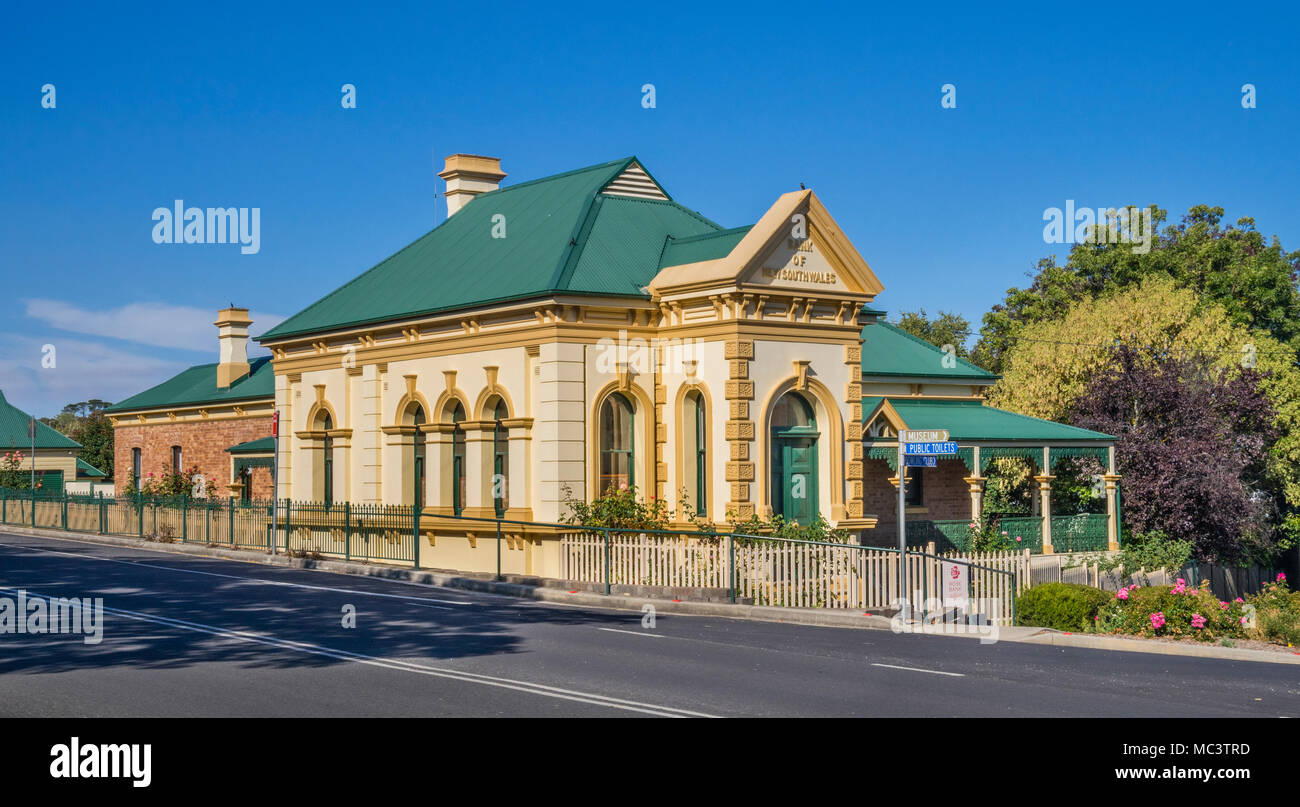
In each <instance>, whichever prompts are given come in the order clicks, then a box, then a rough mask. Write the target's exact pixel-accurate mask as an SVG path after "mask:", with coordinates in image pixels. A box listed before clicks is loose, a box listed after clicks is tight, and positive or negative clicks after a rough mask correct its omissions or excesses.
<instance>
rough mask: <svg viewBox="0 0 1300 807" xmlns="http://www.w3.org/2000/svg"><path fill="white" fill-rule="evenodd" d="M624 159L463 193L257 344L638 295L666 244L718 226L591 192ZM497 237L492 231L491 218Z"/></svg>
mask: <svg viewBox="0 0 1300 807" xmlns="http://www.w3.org/2000/svg"><path fill="white" fill-rule="evenodd" d="M634 162H636V158H635V157H627V158H624V159H622V160H615V161H613V162H608V163H602V164H600V165H593V166H590V167H588V168H581V169H578V170H576V171H569V172H567V173H563V174H557V175H555V176H551V177H545V178H543V179H537V180H533V181H531V182H521V183H519V184H517V185H509V186H507V187H504V188H501V189H499V190H495V191H490V192H488V193H483V194H479V195H478V196H475V197H473V198H472V199H471V200H470V201H469V202H468V203H466V204H465V206H464V207H462V208H461V209H460V210H459V211H457V213H456V214H455V215H453V216H450V217H448V219H447V220H446V221H444V222H443V223H442V224H440V225H438V226H437V227H435V228H434V229H433V230H431V231H430V232H428V233H426V234H425V235H423V236H421V237H420V238H418V239H416V240H415V241H414V242H413V243H411V244H409V245H408V246H406V247H405V248H403V249H402V250H400V251H399V252H397V253H396V254H394V255H392V256H391V257H389V258H386V259H385V260H383V261H381V262H380V263H379V264H378V265H376V266H375V267H373V268H371V269H370V270H368V271H366V272H365V273H363V274H361V275H359V276H358V277H356V278H354V279H353V280H352V281H350V282H348V283H347V284H345V285H343V286H341V287H340V288H338V289H336V290H335V291H333V292H331V293H330V294H328V295H326V296H325V297H322V298H321V299H320V300H318V301H316V302H315V303H312V304H311V305H309V306H308V307H307V308H305V309H303V310H302V311H300V312H298V313H297V314H295V315H293V316H292V317H290V318H289V319H287V320H285V321H284V322H282V323H280V324H279V325H277V326H276V327H274V328H272V329H271V330H269V331H267V332H266V333H264V334H262V335H261V336H259V337H258V339H261V340H271V339H278V338H281V337H286V336H301V335H304V334H308V333H315V332H319V331H326V330H332V329H336V328H344V327H352V326H359V325H367V324H371V323H379V322H385V321H391V320H394V319H400V318H404V317H413V316H424V315H428V314H434V313H438V312H443V311H451V310H455V309H459V308H467V307H470V306H479V305H488V304H493V303H502V302H509V301H513V300H526V299H532V298H538V297H544V296H547V295H550V294H555V293H570V294H594V295H617V296H645V295H644V292H642V291H641V289H642V288H643V287H644V286H646V285H647V284H649V282H650V281H651V280H652V279H653V278H654V276H655V274H656V273H657V271H658V268H659V258H660V256H661V255H662V253H663V250H664V243H665V239H666V238H668V237H670V236H672V237H685V236H695V235H700V234H703V233H709V232H715V231H717V230H720V229H721V227H719V225H717V224H715V223H714V222H711V221H709V220H708V219H706V218H704V217H703V216H701V215H700V214H698V213H695V212H693V211H691V210H688V209H687V208H685V207H683V206H682V205H680V204H678V203H677V202H674V201H672V200H671V199H669V200H654V199H639V198H632V197H626V196H617V195H609V194H602V193H601V191H602V190H603V189H604V188H605V187H606V186H607V185H608V184H609V183H610V182H611V181H612V180H613V179H614V178H616V177H617V176H619V174H620V173H622V172H623V170H624V169H626V168H627V167H628V166H630V165H632V164H633V163H634ZM498 215H500V216H503V217H504V218H503V219H497V221H499V222H502V223H503V226H504V227H505V237H504V238H494V237H493V229H494V224H495V222H494V221H493V219H494V218H495V217H496V216H498Z"/></svg>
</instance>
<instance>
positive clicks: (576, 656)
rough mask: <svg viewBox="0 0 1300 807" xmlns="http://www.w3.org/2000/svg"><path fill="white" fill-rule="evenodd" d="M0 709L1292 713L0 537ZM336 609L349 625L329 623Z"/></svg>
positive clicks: (684, 626) (1149, 677)
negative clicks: (38, 614) (30, 599)
mask: <svg viewBox="0 0 1300 807" xmlns="http://www.w3.org/2000/svg"><path fill="white" fill-rule="evenodd" d="M0 589H4V590H6V591H5V592H0V596H7V597H14V596H15V594H14V592H15V591H16V590H17V589H24V590H26V591H28V592H33V593H40V594H45V595H55V596H64V597H102V598H103V599H104V607H105V612H106V613H105V618H104V635H103V641H102V643H100V644H98V645H87V644H85V643H84V642H83V640H82V637H80V636H75V635H61V636H37V635H20V634H12V633H10V634H0V716H4V717H47V716H49V717H92V716H93V717H98V716H105V717H127V716H196V717H198V716H202V717H208V716H498V715H499V716H545V717H561V716H584V717H586V716H590V717H605V716H664V717H678V716H744V715H750V716H790V715H808V716H846V717H848V716H853V717H869V716H902V717H951V716H999V717H1006V716H1072V717H1074V716H1098V717H1118V716H1131V717H1168V716H1184V717H1197V716H1202V717H1203V716H1260V717H1278V716H1288V717H1300V666H1297V665H1283V664H1262V663H1254V662H1241V661H1227V660H1220V659H1202V658H1190V657H1180V656H1164V655H1153V654H1145V653H1119V652H1109V651H1100V650H1085V649H1078V648H1062V647H1049V646H1041V645H1029V644H1018V643H1010V642H1001V643H998V644H994V645H980V644H979V643H978V642H977V641H974V640H972V639H964V638H963V639H958V638H949V637H935V636H914V635H895V634H893V633H889V632H886V631H874V630H853V629H842V628H820V627H809V626H801V625H786V624H778V623H769V622H747V621H741V620H732V619H723V618H717V617H697V616H680V615H663V614H660V615H658V617H657V619H656V623H655V626H654V628H653V629H646V628H643V627H642V624H641V621H642V619H641V615H640V614H639V613H635V612H627V611H613V610H602V609H592V608H582V607H571V606H562V605H555V604H549V603H537V602H533V601H530V600H520V599H515V598H510V597H502V596H496V595H486V594H475V593H469V592H465V591H460V590H455V589H437V588H430V587H426V586H415V585H409V584H404V583H400V582H393V581H386V580H376V579H371V578H363V577H355V576H349V575H337V574H326V573H321V572H314V571H306V570H298V569H284V568H277V567H267V566H264V565H260V564H253V563H240V562H236V561H226V560H214V559H209V558H198V557H192V556H185V555H174V554H169V553H166V552H156V551H149V550H139V549H130V548H122V547H111V546H102V545H98V544H93V543H89V542H83V541H77V540H63V539H52V538H37V537H31V536H25V535H15V534H11V533H5V532H0ZM347 606H352V607H354V608H355V612H356V626H355V627H352V628H347V627H344V626H343V619H344V612H345V608H346V607H347Z"/></svg>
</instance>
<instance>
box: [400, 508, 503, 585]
mask: <svg viewBox="0 0 1300 807" xmlns="http://www.w3.org/2000/svg"><path fill="white" fill-rule="evenodd" d="M411 525H412V526H411V529H412V533H411V563H412V564H413V566H414V568H416V569H418V568H420V505H419V503H418V502H417V503H415V504H412V505H411ZM498 526H499V525H498ZM500 575H501V540H500V536H499V535H498V538H497V576H500Z"/></svg>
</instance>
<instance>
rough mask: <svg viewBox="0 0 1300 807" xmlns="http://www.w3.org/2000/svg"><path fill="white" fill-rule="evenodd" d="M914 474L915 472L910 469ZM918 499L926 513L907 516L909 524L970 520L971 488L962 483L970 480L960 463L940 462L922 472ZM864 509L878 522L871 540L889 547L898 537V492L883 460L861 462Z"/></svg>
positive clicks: (951, 461)
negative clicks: (966, 478) (920, 500)
mask: <svg viewBox="0 0 1300 807" xmlns="http://www.w3.org/2000/svg"><path fill="white" fill-rule="evenodd" d="M913 470H915V469H913ZM924 474H925V476H924V481H923V482H922V490H921V498H922V504H923V505H924V506H925V508H926V511H927V512H925V513H915V514H909V515H908V516H907V520H908V521H912V520H917V521H950V520H955V519H968V518H970V487H969V486H968V485H967V484H966V483H965V482H964V481H962V480H963V478H964V477H967V476H970V471H969V470H967V468H966V465H965V463H963V462H961V461H960V460H940V461H939V466H938V467H937V468H926V469H925V470H924ZM864 475H865V479H864V480H863V486H862V487H863V500H864V501H863V507H864V509H865V512H867V513H869V514H871V515H874V516H876V517H878V518H879V519H880V521H879V523H878V524H877V525H876V529H875V531H874V532H875V535H874V536H872V537H873V538H875V539H877V540H878V541H881V540H886V539H888V540H887V541H886V542H887V543H890V544H891V545H892V544H893V543H895V542H896V541H897V535H898V532H897V531H898V488H896V487H894V486H893V485H891V484H890V483H889V478H890V477H891V476H893V475H894V472H893V471H892V470H890V468H889V463H887V462H885V461H884V460H866V461H864Z"/></svg>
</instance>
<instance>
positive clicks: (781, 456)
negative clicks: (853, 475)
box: [769, 392, 818, 525]
mask: <svg viewBox="0 0 1300 807" xmlns="http://www.w3.org/2000/svg"><path fill="white" fill-rule="evenodd" d="M817 437H818V432H817V420H816V416H815V414H814V410H813V407H812V404H811V403H809V401H808V399H807V398H805V397H804V396H803V395H801V394H800V393H798V392H787V393H786V394H784V395H782V396H781V397H780V398H779V399H778V400H777V402H776V405H775V406H774V407H773V408H772V420H771V441H770V443H771V446H770V457H769V461H770V466H771V468H772V474H771V491H770V493H771V502H772V512H773V514H775V515H780V516H782V517H783V518H785V520H786V521H791V522H798V523H800V524H805V525H806V524H809V523H810V522H811V521H812V520H813V519H814V518H816V516H817V512H818V501H817Z"/></svg>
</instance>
